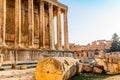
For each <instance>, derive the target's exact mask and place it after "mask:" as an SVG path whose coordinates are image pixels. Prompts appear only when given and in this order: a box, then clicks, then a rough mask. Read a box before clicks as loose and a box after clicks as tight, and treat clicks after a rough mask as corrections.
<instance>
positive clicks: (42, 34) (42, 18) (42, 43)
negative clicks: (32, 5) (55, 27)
mask: <svg viewBox="0 0 120 80" xmlns="http://www.w3.org/2000/svg"><path fill="white" fill-rule="evenodd" d="M39 32H40V33H39V35H40V37H39V38H40V40H39V41H40V42H39V46H40V48H45V12H44V1H41V2H40V31H39Z"/></svg>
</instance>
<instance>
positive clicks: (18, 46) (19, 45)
mask: <svg viewBox="0 0 120 80" xmlns="http://www.w3.org/2000/svg"><path fill="white" fill-rule="evenodd" d="M15 47H16V48H25V47H24V46H22V45H21V44H18V45H17V46H15Z"/></svg>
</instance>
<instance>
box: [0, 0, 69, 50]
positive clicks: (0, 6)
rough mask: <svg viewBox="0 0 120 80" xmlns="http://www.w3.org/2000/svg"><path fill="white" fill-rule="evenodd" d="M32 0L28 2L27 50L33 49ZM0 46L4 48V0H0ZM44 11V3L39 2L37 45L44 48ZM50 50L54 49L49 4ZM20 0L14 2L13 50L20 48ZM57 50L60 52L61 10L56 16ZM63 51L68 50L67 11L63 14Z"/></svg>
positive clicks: (52, 19) (51, 9) (52, 25)
mask: <svg viewBox="0 0 120 80" xmlns="http://www.w3.org/2000/svg"><path fill="white" fill-rule="evenodd" d="M33 1H34V0H28V25H29V41H28V42H29V46H30V47H29V48H33V47H34V7H33V4H34V3H33ZM0 14H1V15H0V29H1V30H0V34H1V35H0V46H5V45H6V43H5V33H6V31H5V30H6V0H0ZM44 15H45V10H44V1H41V2H40V31H39V35H40V37H39V45H40V48H45V16H44ZM49 27H50V49H55V41H54V40H55V37H54V17H53V5H52V4H49ZM21 36H22V35H21V0H15V48H17V47H21ZM57 49H58V50H62V29H61V8H59V7H58V14H57ZM64 49H65V50H67V49H69V43H68V23H67V11H66V10H65V12H64Z"/></svg>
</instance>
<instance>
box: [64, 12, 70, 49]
mask: <svg viewBox="0 0 120 80" xmlns="http://www.w3.org/2000/svg"><path fill="white" fill-rule="evenodd" d="M67 12H68V11H67V10H65V12H64V49H65V50H68V49H69V42H68V18H67Z"/></svg>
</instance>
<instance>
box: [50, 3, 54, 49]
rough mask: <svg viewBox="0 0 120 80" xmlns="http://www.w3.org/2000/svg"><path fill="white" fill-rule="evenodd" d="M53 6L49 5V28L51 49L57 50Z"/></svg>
mask: <svg viewBox="0 0 120 80" xmlns="http://www.w3.org/2000/svg"><path fill="white" fill-rule="evenodd" d="M53 20H54V19H53V5H52V4H49V26H50V49H51V50H54V49H55V43H54V40H55V39H54V24H53V23H54V21H53Z"/></svg>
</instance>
